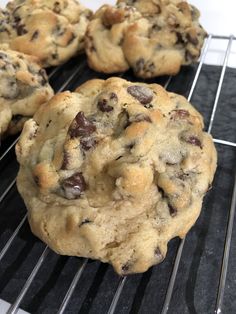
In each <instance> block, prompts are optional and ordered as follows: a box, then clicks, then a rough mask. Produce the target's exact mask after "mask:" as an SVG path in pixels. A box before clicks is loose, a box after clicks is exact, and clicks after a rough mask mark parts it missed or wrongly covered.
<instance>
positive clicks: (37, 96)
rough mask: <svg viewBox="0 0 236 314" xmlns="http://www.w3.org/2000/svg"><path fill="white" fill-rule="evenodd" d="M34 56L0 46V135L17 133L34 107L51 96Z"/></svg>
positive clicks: (46, 80) (42, 72)
mask: <svg viewBox="0 0 236 314" xmlns="http://www.w3.org/2000/svg"><path fill="white" fill-rule="evenodd" d="M53 94H54V93H53V90H52V88H51V87H50V85H49V83H48V79H47V75H46V72H45V70H44V69H42V68H41V66H40V65H39V64H38V62H37V59H36V58H34V57H32V56H28V55H25V54H23V53H20V52H17V51H13V50H9V49H8V48H6V47H5V46H0V134H1V135H3V136H5V135H7V134H14V133H17V132H19V131H20V130H21V129H22V127H23V124H24V122H25V121H26V120H27V119H29V118H30V117H32V116H33V114H34V113H35V111H36V110H37V109H38V107H39V106H40V105H41V104H43V103H45V102H46V101H48V100H49V99H50V98H51V97H52V96H53Z"/></svg>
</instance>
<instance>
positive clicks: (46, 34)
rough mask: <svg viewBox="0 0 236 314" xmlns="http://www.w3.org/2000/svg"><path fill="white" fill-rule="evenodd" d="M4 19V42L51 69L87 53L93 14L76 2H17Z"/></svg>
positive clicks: (1, 37) (0, 33) (0, 38)
mask: <svg viewBox="0 0 236 314" xmlns="http://www.w3.org/2000/svg"><path fill="white" fill-rule="evenodd" d="M0 17H1V23H0V42H1V43H8V44H9V46H10V48H12V49H14V50H17V51H20V52H24V53H27V54H30V55H34V56H37V57H38V58H39V59H40V61H41V62H42V64H43V66H44V67H49V66H56V65H59V64H61V63H64V62H65V61H67V60H68V59H70V58H71V57H72V56H74V55H75V54H77V53H78V52H79V51H80V50H82V49H83V47H84V34H85V31H86V27H87V24H88V21H89V19H90V17H91V11H90V10H88V9H86V8H84V7H83V6H82V5H81V4H79V2H78V1H76V0H57V1H55V0H14V1H11V2H9V3H8V5H7V7H6V10H2V11H0Z"/></svg>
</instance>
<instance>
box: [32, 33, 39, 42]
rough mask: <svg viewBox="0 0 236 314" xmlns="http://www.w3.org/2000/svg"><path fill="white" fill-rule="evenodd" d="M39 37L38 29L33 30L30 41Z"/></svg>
mask: <svg viewBox="0 0 236 314" xmlns="http://www.w3.org/2000/svg"><path fill="white" fill-rule="evenodd" d="M38 37H39V31H35V32H34V33H33V35H32V37H31V38H30V41H33V40H35V39H37V38H38Z"/></svg>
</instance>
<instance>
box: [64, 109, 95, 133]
mask: <svg viewBox="0 0 236 314" xmlns="http://www.w3.org/2000/svg"><path fill="white" fill-rule="evenodd" d="M95 131H96V126H95V125H94V124H93V123H92V122H90V121H89V120H88V119H87V118H86V117H85V115H84V113H83V111H80V112H79V113H78V114H77V115H76V117H75V119H74V120H73V121H72V123H71V125H70V128H69V134H70V136H71V138H74V137H78V136H83V137H85V136H89V135H90V134H92V133H93V132H95Z"/></svg>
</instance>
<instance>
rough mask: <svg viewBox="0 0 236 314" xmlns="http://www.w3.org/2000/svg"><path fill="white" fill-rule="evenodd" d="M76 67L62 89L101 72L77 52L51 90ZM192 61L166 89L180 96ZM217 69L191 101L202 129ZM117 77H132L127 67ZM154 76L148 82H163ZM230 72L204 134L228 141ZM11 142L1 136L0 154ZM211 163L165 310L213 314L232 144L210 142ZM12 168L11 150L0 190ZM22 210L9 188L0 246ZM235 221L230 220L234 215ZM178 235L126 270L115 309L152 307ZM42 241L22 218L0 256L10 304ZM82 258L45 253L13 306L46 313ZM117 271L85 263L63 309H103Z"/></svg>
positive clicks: (156, 308) (230, 304)
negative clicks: (161, 252)
mask: <svg viewBox="0 0 236 314" xmlns="http://www.w3.org/2000/svg"><path fill="white" fill-rule="evenodd" d="M78 65H79V67H80V70H79V71H78V73H77V75H75V77H74V79H73V80H72V82H71V83H70V85H69V87H67V88H66V89H71V90H73V89H74V88H75V87H76V86H78V85H80V84H82V83H83V82H84V81H86V80H87V79H91V78H95V77H97V78H106V77H107V76H106V75H103V74H98V73H95V72H93V71H91V70H90V69H89V68H88V67H87V64H86V61H85V59H84V56H82V55H81V56H79V57H78V58H77V60H71V61H70V62H68V63H67V64H66V65H64V66H62V67H61V68H60V69H59V70H58V72H57V73H56V74H54V75H53V76H52V78H51V83H52V85H53V88H54V89H55V91H58V90H59V88H60V87H61V85H62V84H63V83H64V82H65V81H66V80H67V79H68V77H69V76H70V75H71V74H72V73H74V71H75V70H76V69H77V68H78ZM195 72H196V66H191V67H185V68H183V69H182V71H181V73H180V74H179V75H178V76H176V77H174V78H173V79H172V80H171V83H170V85H169V86H168V90H171V91H174V92H177V93H180V94H182V95H185V96H188V92H189V90H190V87H191V84H192V81H193V77H194V74H195ZM220 73H221V67H214V66H207V65H204V66H203V68H202V71H201V75H200V77H199V80H198V83H197V86H196V89H195V92H194V95H193V97H192V99H191V102H192V104H193V105H194V106H196V108H197V109H198V110H199V111H200V112H201V113H202V114H203V116H204V119H205V124H206V129H207V127H208V123H209V119H210V115H211V110H212V106H213V103H214V100H215V93H216V89H217V84H218V81H219V77H220ZM124 77H125V78H127V79H130V80H133V81H135V80H136V79H135V78H134V77H133V76H132V73H131V72H128V73H126V74H125V75H124ZM166 80H167V78H166V77H162V78H158V79H156V80H150V82H157V83H160V84H162V85H164V84H165V82H166ZM235 83H236V70H233V69H227V71H226V75H225V80H224V83H223V86H222V93H221V96H220V99H219V105H218V108H217V111H216V116H215V122H214V125H213V129H212V134H213V136H214V137H215V138H220V139H224V140H228V141H232V142H235V141H236V123H235V122H236V88H235ZM11 141H13V138H11V139H8V140H6V141H5V142H3V144H2V147H1V148H0V155H1V154H2V152H3V151H4V149H6V147H7V146H8V145H9V143H11ZM217 151H218V158H219V161H218V169H217V172H216V176H215V180H214V185H213V188H212V190H211V191H210V192H209V193H208V194H207V196H206V198H205V200H204V205H203V209H202V213H201V215H200V217H199V219H198V221H197V223H196V225H195V226H194V227H193V228H192V230H191V231H190V232H189V234H188V236H187V238H186V242H185V246H184V250H183V255H182V259H181V263H180V267H179V272H178V275H177V278H176V284H175V287H174V293H173V298H172V301H171V305H170V310H169V313H171V314H184V313H191V314H195V313H213V312H214V307H215V302H216V296H217V287H218V282H219V276H220V269H221V262H222V254H223V248H224V239H225V233H226V228H227V220H228V214H229V209H230V200H231V196H232V190H233V184H234V174H235V166H236V148H232V147H226V146H222V145H218V144H217ZM17 169H18V166H17V162H16V160H15V155H14V152H11V153H10V154H9V155H8V156H7V158H5V159H4V160H3V161H2V162H1V163H0V195H1V193H2V192H3V191H4V190H5V188H6V187H7V185H8V184H9V183H10V182H11V180H12V179H13V178H14V177H15V175H16V172H17ZM25 213H26V209H25V207H24V204H23V201H22V200H21V198H20V196H19V194H18V193H17V191H16V188H15V187H14V188H13V189H12V190H11V191H10V193H9V194H8V195H7V197H6V198H5V199H4V201H3V202H2V203H1V204H0V250H1V249H2V248H3V246H4V244H5V243H6V241H7V240H8V239H9V237H10V236H11V234H12V232H13V231H14V229H15V228H16V227H17V225H18V224H19V222H20V221H21V219H22V218H23V216H24V214H25ZM235 219H236V218H235ZM178 245H179V239H173V240H172V241H170V243H169V250H168V254H167V257H166V259H165V260H164V262H162V263H161V264H160V265H158V266H155V267H153V268H151V269H150V270H149V271H147V272H146V273H144V274H139V275H133V276H130V277H129V278H128V279H127V281H126V283H125V286H124V289H123V291H122V294H121V298H120V300H119V303H118V306H117V310H116V313H121V314H125V313H132V314H134V313H141V314H146V313H147V314H149V313H150V314H151V313H160V312H161V309H162V305H163V302H164V298H165V293H166V289H167V287H168V281H169V279H170V275H171V270H172V267H173V263H174V259H175V255H176V252H177V248H178ZM44 247H45V246H44V244H43V243H42V242H41V241H39V240H38V239H37V238H35V237H34V236H33V235H32V234H31V232H30V229H29V226H28V224H27V223H25V224H24V226H23V228H22V229H21V231H20V233H19V234H18V236H17V237H16V239H15V241H14V242H13V244H12V246H11V248H10V250H9V251H8V253H7V254H6V256H5V257H4V258H3V260H2V261H1V262H0V298H2V299H4V300H6V301H8V302H13V301H14V299H15V298H16V297H17V295H18V293H19V291H20V289H21V288H22V286H23V285H24V283H25V281H26V279H27V277H28V276H29V274H30V272H31V270H32V269H33V267H34V265H35V263H36V262H37V261H38V258H39V256H40V255H41V253H42V252H43V249H44ZM82 261H83V260H82V259H79V258H73V257H65V256H58V255H57V254H55V253H53V252H52V251H50V253H49V255H48V256H47V258H46V260H45V262H44V263H43V265H42V267H41V269H40V271H39V272H38V274H37V276H36V278H35V280H34V282H33V284H32V285H31V287H30V289H29V291H28V293H27V295H26V296H25V298H24V300H23V301H22V303H21V308H23V309H24V310H26V311H29V312H31V313H40V314H41V313H42V314H46V313H47V314H53V313H56V312H57V310H58V309H59V306H60V304H61V302H62V300H63V297H64V296H65V294H66V291H67V289H68V287H69V286H70V283H71V280H72V279H73V277H74V274H75V273H76V271H77V270H78V268H79V266H80V265H81V263H82ZM118 282H119V277H118V275H116V274H115V273H114V271H113V270H112V268H111V267H110V266H109V265H107V264H101V263H99V262H96V261H89V263H88V265H87V266H86V268H85V270H84V272H83V274H82V277H81V279H80V281H79V283H78V285H77V287H76V289H75V291H74V294H73V296H72V298H71V301H70V303H69V305H68V307H67V309H66V311H65V313H68V314H72V313H73V314H74V313H84V314H86V313H92V314H100V313H101V314H103V313H106V312H107V310H108V309H109V306H110V304H111V301H112V298H113V296H114V293H115V291H116V288H117V285H118ZM235 293H236V229H235V228H234V232H233V238H232V246H231V251H230V259H229V268H228V275H227V282H226V288H225V297H224V304H223V313H226V314H231V313H236V298H235Z"/></svg>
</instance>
